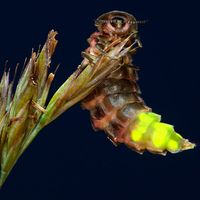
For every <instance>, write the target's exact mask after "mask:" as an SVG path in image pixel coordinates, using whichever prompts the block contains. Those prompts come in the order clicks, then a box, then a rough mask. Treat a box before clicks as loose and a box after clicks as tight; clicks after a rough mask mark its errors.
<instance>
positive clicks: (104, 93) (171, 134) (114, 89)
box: [81, 11, 194, 155]
mask: <svg viewBox="0 0 200 200" xmlns="http://www.w3.org/2000/svg"><path fill="white" fill-rule="evenodd" d="M96 26H97V28H98V30H99V31H98V32H95V33H93V34H92V35H91V37H90V38H89V39H88V42H89V44H90V46H89V48H88V49H87V50H86V51H85V53H86V54H87V55H86V54H84V53H83V56H84V60H83V62H82V64H81V67H84V66H85V65H87V64H88V63H90V62H93V64H94V70H95V68H96V67H101V65H103V63H101V65H98V66H96V64H95V60H98V59H99V57H100V56H101V55H106V56H109V59H111V60H112V59H113V60H115V61H116V62H117V64H118V67H117V68H115V70H113V71H112V72H111V73H110V74H108V76H107V77H106V78H105V79H104V80H102V81H101V83H100V84H99V85H98V86H97V87H96V88H95V89H94V90H93V92H92V93H91V94H90V95H89V96H87V97H86V98H85V99H84V100H83V102H82V107H83V108H85V109H87V110H89V111H90V115H91V121H92V125H93V127H94V129H95V130H104V131H105V132H106V133H107V135H108V138H109V139H110V140H111V141H112V142H113V143H114V144H115V145H117V144H120V143H124V144H125V145H127V146H128V147H130V148H131V149H133V150H135V151H137V152H139V153H142V152H143V151H144V150H148V151H150V152H153V153H158V154H163V155H164V154H165V153H166V151H169V152H172V153H176V152H179V151H182V150H185V149H191V148H194V144H192V143H190V142H188V140H185V139H183V138H182V137H181V136H180V135H179V134H178V133H176V132H175V131H174V128H173V126H172V125H169V124H165V123H162V122H160V120H161V116H160V115H158V114H156V113H153V112H152V110H151V108H149V107H148V106H146V104H145V102H144V100H143V99H142V98H141V97H140V93H141V92H140V89H139V86H138V84H137V80H138V75H137V71H138V69H137V67H135V66H134V65H133V64H132V56H133V54H134V53H135V52H136V50H137V49H138V48H140V47H142V44H141V42H140V40H139V37H138V27H137V21H136V19H135V18H134V17H133V16H132V15H130V14H128V13H125V12H120V11H113V12H109V13H106V14H103V15H102V16H100V17H99V18H98V19H97V21H96ZM124 40H126V45H124V47H123V48H124V49H125V50H123V49H122V52H123V56H121V57H120V58H118V57H115V56H113V55H114V54H112V53H111V52H112V51H114V49H115V46H116V45H120V42H121V41H124ZM131 44H133V45H131ZM127 47H129V48H127ZM130 47H131V48H130ZM107 67H109V66H107Z"/></svg>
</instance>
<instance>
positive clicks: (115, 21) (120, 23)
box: [111, 17, 126, 29]
mask: <svg viewBox="0 0 200 200" xmlns="http://www.w3.org/2000/svg"><path fill="white" fill-rule="evenodd" d="M125 24H126V22H125V20H124V19H123V18H122V17H113V18H112V20H111V25H112V26H113V27H114V28H117V29H121V28H123V27H124V26H125Z"/></svg>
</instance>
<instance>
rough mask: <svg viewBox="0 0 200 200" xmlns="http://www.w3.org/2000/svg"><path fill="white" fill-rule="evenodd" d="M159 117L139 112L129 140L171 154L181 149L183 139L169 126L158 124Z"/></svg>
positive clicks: (150, 113)
mask: <svg viewBox="0 0 200 200" xmlns="http://www.w3.org/2000/svg"><path fill="white" fill-rule="evenodd" d="M160 120H161V116H160V115H158V114H156V113H153V112H141V113H139V114H138V116H137V117H136V119H135V121H134V125H133V127H132V130H131V135H130V137H131V140H132V141H133V142H136V143H138V142H139V143H142V144H143V145H145V146H146V147H149V146H151V148H152V149H155V150H160V151H164V150H168V151H170V152H172V153H175V152H178V151H180V150H181V149H182V146H183V143H184V139H183V138H182V137H181V135H179V134H178V133H176V132H175V130H174V128H173V126H172V125H170V124H166V123H162V122H160Z"/></svg>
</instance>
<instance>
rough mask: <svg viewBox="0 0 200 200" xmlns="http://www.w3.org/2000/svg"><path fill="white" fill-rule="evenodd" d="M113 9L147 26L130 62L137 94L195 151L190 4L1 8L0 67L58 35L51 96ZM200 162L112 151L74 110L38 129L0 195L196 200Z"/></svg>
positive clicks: (198, 135) (193, 15)
mask: <svg viewBox="0 0 200 200" xmlns="http://www.w3.org/2000/svg"><path fill="white" fill-rule="evenodd" d="M115 9H117V10H123V11H127V12H130V13H132V14H133V15H134V16H135V17H136V18H137V19H138V20H143V19H148V20H149V23H147V24H145V25H141V26H140V36H141V40H142V41H143V45H144V48H143V49H141V50H140V51H139V52H138V54H137V56H136V58H135V61H134V62H135V64H136V65H138V66H140V69H141V71H140V73H139V75H140V81H139V84H140V87H141V89H142V92H143V94H142V97H143V98H144V99H145V101H146V103H147V104H148V105H149V106H151V107H152V108H153V110H154V112H157V113H160V114H162V116H163V121H165V122H168V123H170V124H173V125H174V126H175V128H176V130H177V131H178V132H179V133H181V134H182V135H184V136H185V137H186V138H190V140H192V141H194V142H195V143H197V145H198V144H199V143H200V131H199V111H200V109H199V101H200V94H199V57H200V56H199V48H200V45H199V41H200V40H199V18H200V14H199V6H198V4H197V3H195V1H192V0H191V1H148V0H140V1H139V0H138V1H136V0H130V1H128V0H121V1H116V0H106V1H105V0H101V1H88V0H84V1H66V2H65V3H64V1H58V0H57V1H55V2H51V1H40V2H39V1H38V2H37V1H32V0H29V1H26V2H20V1H13V2H8V1H7V2H6V3H5V2H4V3H2V2H1V3H0V19H1V20H0V27H1V31H0V38H1V39H0V64H1V66H2V69H3V66H4V62H5V60H7V59H8V60H9V65H10V66H11V68H12V69H14V67H15V64H16V63H17V62H20V63H21V64H22V63H23V61H24V58H25V57H27V56H29V55H30V52H31V48H32V47H34V48H35V49H37V48H38V45H39V44H43V42H44V41H45V38H46V34H47V33H48V31H49V30H51V29H52V28H53V29H55V30H57V31H58V32H59V35H58V37H57V38H58V40H59V44H58V47H57V50H56V53H55V55H54V57H53V63H52V68H51V69H52V71H53V69H54V67H55V66H56V65H57V64H58V63H60V64H61V66H60V68H59V70H58V72H57V75H56V78H55V81H54V83H53V86H52V92H51V95H52V94H53V92H55V90H56V89H57V88H58V87H59V86H60V85H61V83H62V82H64V80H65V79H66V78H67V77H68V76H69V75H70V74H71V73H72V72H73V71H74V70H75V69H76V67H77V66H78V64H79V63H80V62H81V60H82V58H81V56H80V52H81V51H82V50H84V49H85V48H86V47H87V42H86V39H87V38H88V37H89V35H90V34H91V33H92V32H94V30H95V28H94V26H93V24H94V20H95V19H96V18H97V17H98V16H99V15H100V14H102V13H104V12H107V11H111V10H115ZM21 67H22V65H21ZM2 69H1V71H2ZM199 160H200V150H199V147H198V146H197V148H196V149H195V150H192V151H186V152H183V153H180V154H174V155H172V154H168V155H167V156H166V157H162V156H158V155H152V154H149V153H145V154H144V155H143V156H141V155H139V154H137V153H135V152H132V151H131V150H129V149H128V148H126V147H125V146H123V145H121V146H120V147H118V148H115V147H114V146H113V145H112V144H111V143H110V142H109V141H108V140H107V139H106V137H105V135H104V133H103V132H97V133H95V132H94V131H93V130H92V128H91V125H90V120H89V113H88V112H86V111H83V110H81V108H80V106H79V105H76V106H74V107H73V108H71V109H70V110H69V111H67V112H66V113H64V114H63V115H62V116H60V117H59V118H58V119H57V120H56V121H55V122H53V123H52V124H50V125H49V126H48V127H46V128H45V129H44V130H42V131H41V133H40V134H39V135H38V137H37V138H36V139H35V140H34V142H33V143H32V145H31V146H30V147H29V148H28V150H27V151H26V152H25V153H24V155H23V156H22V157H21V158H20V160H19V161H18V163H17V165H16V166H15V168H14V169H13V171H12V173H11V174H10V176H9V178H8V179H7V181H6V183H5V185H4V187H3V188H2V190H1V191H0V199H5V200H11V199H21V200H36V199H37V200H40V199H41V200H42V199H47V200H53V199H60V200H61V199H87V200H90V199H94V200H98V199H101V200H102V199H103V200H106V199H109V200H110V199H115V200H118V199H165V198H168V199H194V198H196V197H197V199H198V196H199V195H198V194H199V179H200V175H199V172H200V162H199Z"/></svg>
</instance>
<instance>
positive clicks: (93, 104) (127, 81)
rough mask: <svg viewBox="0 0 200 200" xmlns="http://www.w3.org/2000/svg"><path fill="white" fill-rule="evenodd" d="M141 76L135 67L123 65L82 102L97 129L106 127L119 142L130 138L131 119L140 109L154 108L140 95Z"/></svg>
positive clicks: (107, 131)
mask: <svg viewBox="0 0 200 200" xmlns="http://www.w3.org/2000/svg"><path fill="white" fill-rule="evenodd" d="M137 79H138V76H137V69H136V68H135V67H134V66H132V65H125V66H122V67H121V68H120V69H119V70H117V71H115V72H113V73H112V74H110V76H109V77H108V78H107V79H105V80H104V81H103V83H101V84H100V85H99V86H98V87H97V88H96V89H95V90H94V91H93V93H92V94H90V95H89V96H88V97H87V98H86V99H85V100H84V101H83V103H82V106H83V108H85V109H87V110H89V111H90V114H91V120H92V124H93V127H94V129H97V130H98V129H100V130H104V131H105V132H106V133H107V134H108V137H109V138H110V139H111V140H112V141H113V142H114V143H116V144H117V143H124V142H125V140H127V136H128V128H129V125H130V123H131V122H130V121H133V120H134V119H135V117H136V116H137V114H138V112H141V111H150V108H148V107H147V106H146V105H145V103H144V101H143V99H142V98H140V96H139V94H140V90H139V87H138V85H137V83H136V81H137ZM126 142H128V141H126ZM133 148H134V146H133ZM134 149H135V148H134Z"/></svg>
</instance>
